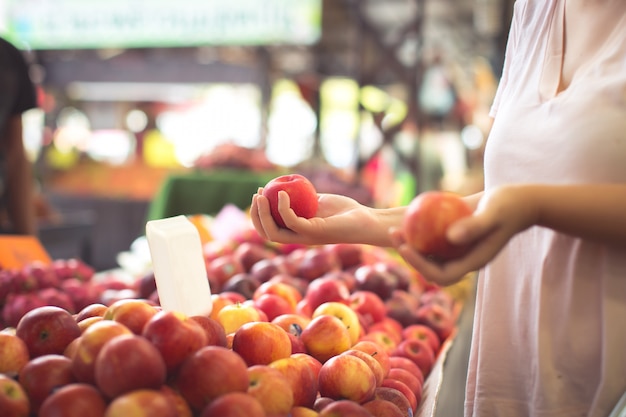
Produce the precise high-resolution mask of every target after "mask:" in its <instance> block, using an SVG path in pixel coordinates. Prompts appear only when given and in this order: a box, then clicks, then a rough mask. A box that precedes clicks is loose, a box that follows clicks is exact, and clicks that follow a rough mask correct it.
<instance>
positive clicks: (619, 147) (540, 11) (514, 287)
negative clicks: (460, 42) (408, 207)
mask: <svg viewBox="0 0 626 417" xmlns="http://www.w3.org/2000/svg"><path fill="white" fill-rule="evenodd" d="M563 3H564V0H517V2H516V3H515V12H514V18H513V23H512V27H511V34H510V38H509V44H508V46H507V55H506V60H505V68H504V72H503V77H502V80H501V83H500V85H499V87H498V93H497V95H496V100H495V102H494V106H493V109H492V115H494V116H495V120H494V125H493V129H492V132H491V135H490V137H489V141H488V145H487V149H486V152H485V187H486V189H489V188H491V187H494V186H498V185H501V184H506V183H522V182H541V183H553V184H574V183H596V182H597V183H600V182H602V183H626V17H625V16H624V15H623V14H621V13H617V14H615V15H614V16H613V17H614V19H615V20H614V21H613V22H606V24H610V25H613V26H614V27H615V29H614V31H613V33H612V35H611V37H610V38H609V39H608V40H607V41H606V43H605V44H603V45H597V49H596V51H597V55H596V57H595V58H594V61H593V65H588V66H587V67H586V68H585V70H584V71H582V72H579V73H577V75H576V76H575V78H574V79H573V80H572V82H571V85H570V86H569V87H568V88H567V89H566V90H564V91H562V92H561V93H558V94H557V93H556V91H557V87H558V82H559V74H560V65H561V62H562V53H563V51H562V37H563V18H564V7H563ZM597 4H598V7H604V6H603V3H602V2H598V3H597ZM580 30H585V28H580ZM625 216H626V213H625ZM625 221H626V220H625ZM473 332H474V334H473V342H472V349H471V356H470V366H469V373H468V384H467V395H466V407H465V409H466V413H465V414H466V416H467V417H470V416H474V417H491V416H502V417H529V416H533V417H557V416H558V417H583V416H585V417H591V416H593V417H607V416H608V415H609V413H610V412H611V410H612V408H613V407H614V406H615V404H616V403H617V401H618V400H619V398H620V396H621V395H622V394H623V393H624V392H626V251H625V250H623V249H621V250H619V249H616V248H612V247H608V246H605V245H601V244H596V243H591V242H588V241H585V240H582V239H577V238H572V237H570V236H566V235H563V234H559V233H555V232H554V231H551V230H549V229H546V228H541V227H537V226H535V227H532V228H530V229H528V230H526V231H524V232H522V233H520V234H519V235H517V236H515V237H514V238H513V239H512V240H511V241H510V242H509V244H508V245H507V246H506V248H505V249H504V250H503V251H502V252H501V253H500V254H499V255H498V256H497V257H496V258H495V259H494V260H493V262H491V263H490V264H489V265H488V266H487V267H486V268H485V269H484V270H483V271H481V274H480V278H479V280H478V293H477V300H476V316H475V327H474V330H473ZM451 417H452V416H451Z"/></svg>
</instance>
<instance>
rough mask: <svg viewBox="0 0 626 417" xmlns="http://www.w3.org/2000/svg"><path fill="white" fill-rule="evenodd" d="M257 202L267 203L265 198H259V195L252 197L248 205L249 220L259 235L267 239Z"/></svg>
mask: <svg viewBox="0 0 626 417" xmlns="http://www.w3.org/2000/svg"><path fill="white" fill-rule="evenodd" d="M259 200H266V201H267V198H265V197H263V196H261V195H260V194H259V193H257V194H254V195H253V196H252V204H251V205H250V219H251V220H252V225H253V226H254V228H255V229H256V231H257V232H258V233H259V234H260V235H261V237H263V238H264V239H267V233H266V232H265V228H264V227H263V223H262V222H261V215H260V211H261V208H260V207H259V206H260V205H259Z"/></svg>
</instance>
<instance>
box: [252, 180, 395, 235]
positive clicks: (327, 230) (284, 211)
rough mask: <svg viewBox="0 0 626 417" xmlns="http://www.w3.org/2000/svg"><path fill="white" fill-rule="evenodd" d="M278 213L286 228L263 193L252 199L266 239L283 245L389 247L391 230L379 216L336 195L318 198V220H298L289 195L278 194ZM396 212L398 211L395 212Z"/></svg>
mask: <svg viewBox="0 0 626 417" xmlns="http://www.w3.org/2000/svg"><path fill="white" fill-rule="evenodd" d="M278 210H279V213H280V215H281V216H282V218H283V221H284V222H285V225H286V226H287V228H280V227H279V226H278V225H277V224H276V222H275V221H274V219H273V218H272V215H271V214H270V209H269V201H268V200H267V198H266V197H264V196H263V195H262V189H259V191H258V192H257V193H256V194H255V195H254V196H253V198H252V205H251V207H250V217H251V218H252V223H253V225H254V227H255V229H256V230H257V231H258V232H259V234H260V235H261V236H263V237H264V238H265V239H268V240H271V241H275V242H280V243H301V244H306V245H321V244H329V243H340V242H345V243H366V244H382V245H385V246H388V245H389V244H390V242H389V236H388V234H387V230H388V227H385V226H384V225H383V223H382V222H381V219H380V217H383V218H385V217H388V216H380V215H379V214H378V213H379V212H380V211H379V210H375V209H373V208H371V207H367V206H364V205H362V204H360V203H358V202H357V201H356V200H354V199H352V198H350V197H346V196H342V195H337V194H321V193H320V194H318V209H317V213H316V215H315V217H313V218H310V219H306V218H304V217H298V216H297V215H296V214H295V213H294V211H293V210H292V209H291V208H290V207H289V195H288V194H287V193H286V192H284V191H281V192H280V193H279V194H278ZM396 210H397V209H396Z"/></svg>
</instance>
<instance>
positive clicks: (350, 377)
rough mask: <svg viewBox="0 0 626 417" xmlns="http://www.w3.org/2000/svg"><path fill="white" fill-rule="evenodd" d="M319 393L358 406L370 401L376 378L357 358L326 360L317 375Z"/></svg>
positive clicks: (350, 356)
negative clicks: (348, 401) (355, 403)
mask: <svg viewBox="0 0 626 417" xmlns="http://www.w3.org/2000/svg"><path fill="white" fill-rule="evenodd" d="M318 382H319V393H320V395H321V396H322V397H330V398H333V399H335V400H341V399H348V400H352V401H354V402H357V403H359V404H361V403H364V402H365V401H368V400H370V399H372V397H373V396H374V390H375V389H376V376H375V375H374V372H373V371H372V369H371V368H370V366H369V365H368V364H367V363H366V362H365V361H363V360H362V359H360V358H359V357H357V356H354V355H350V354H342V355H337V356H334V357H332V358H330V359H328V360H327V361H326V362H324V364H323V365H322V368H321V369H320V371H319V375H318Z"/></svg>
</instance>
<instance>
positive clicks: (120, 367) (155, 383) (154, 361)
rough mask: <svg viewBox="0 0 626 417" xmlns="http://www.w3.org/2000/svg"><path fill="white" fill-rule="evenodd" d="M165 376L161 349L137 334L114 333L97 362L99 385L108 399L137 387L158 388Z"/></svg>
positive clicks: (95, 370) (95, 375) (96, 376)
mask: <svg viewBox="0 0 626 417" xmlns="http://www.w3.org/2000/svg"><path fill="white" fill-rule="evenodd" d="M166 377H167V368H166V366H165V361H164V360H163V357H162V356H161V353H160V352H159V350H158V349H157V348H156V347H155V346H154V345H153V344H152V343H150V341H148V340H147V339H146V338H145V337H143V336H139V335H135V334H123V335H120V336H115V337H114V338H112V339H111V340H109V341H108V342H106V343H105V344H104V345H103V346H102V348H101V349H100V353H98V356H97V357H96V361H95V364H94V379H95V383H96V386H97V387H98V389H100V391H101V392H102V393H103V394H104V395H105V396H106V397H107V398H109V399H112V398H115V397H117V396H119V395H122V394H126V393H128V392H130V391H134V390H137V389H159V388H160V387H161V385H163V384H164V383H165V380H166Z"/></svg>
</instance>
